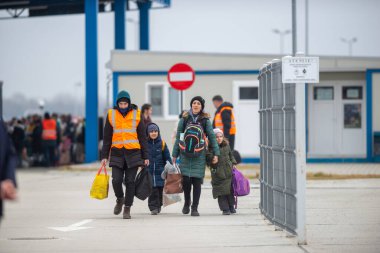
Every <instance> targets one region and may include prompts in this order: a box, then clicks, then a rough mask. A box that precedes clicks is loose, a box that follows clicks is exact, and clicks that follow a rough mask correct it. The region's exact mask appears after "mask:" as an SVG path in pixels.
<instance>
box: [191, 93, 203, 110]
mask: <svg viewBox="0 0 380 253" xmlns="http://www.w3.org/2000/svg"><path fill="white" fill-rule="evenodd" d="M194 100H197V101H199V102H200V103H201V106H202V110H203V109H205V100H204V99H203V98H202V97H201V96H195V97H193V98H192V99H191V102H190V108H191V105H192V104H193V102H194Z"/></svg>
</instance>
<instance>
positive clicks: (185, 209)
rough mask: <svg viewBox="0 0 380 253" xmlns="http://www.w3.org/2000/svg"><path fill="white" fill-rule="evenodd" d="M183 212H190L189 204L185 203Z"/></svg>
mask: <svg viewBox="0 0 380 253" xmlns="http://www.w3.org/2000/svg"><path fill="white" fill-rule="evenodd" d="M182 213H183V214H189V213H190V207H189V206H187V205H184V206H183V208H182Z"/></svg>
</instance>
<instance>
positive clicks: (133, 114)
mask: <svg viewBox="0 0 380 253" xmlns="http://www.w3.org/2000/svg"><path fill="white" fill-rule="evenodd" d="M105 121H106V123H105V126H104V135H103V136H104V139H103V148H102V153H101V158H102V165H106V163H107V161H108V157H109V156H110V162H109V166H110V167H112V186H113V190H114V192H115V196H116V206H115V208H114V214H115V215H118V214H120V213H121V210H122V208H123V204H124V212H123V219H131V206H132V204H133V199H134V196H135V177H136V174H137V170H138V167H141V166H144V165H145V166H149V156H148V143H147V139H146V133H145V125H144V121H143V119H142V114H141V111H140V110H139V109H138V107H137V106H136V105H134V104H131V98H130V96H129V93H128V92H126V91H124V90H122V91H120V92H119V94H118V95H117V99H116V105H115V107H114V108H113V109H110V110H109V111H108V115H107V119H106V120H105ZM110 153H111V154H110ZM123 180H124V182H125V186H126V190H125V197H124V192H123Z"/></svg>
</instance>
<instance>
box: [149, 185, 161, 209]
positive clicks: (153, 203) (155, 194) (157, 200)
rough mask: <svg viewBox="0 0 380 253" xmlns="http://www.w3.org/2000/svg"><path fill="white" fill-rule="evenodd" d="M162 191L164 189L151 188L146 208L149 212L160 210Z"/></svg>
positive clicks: (158, 187)
mask: <svg viewBox="0 0 380 253" xmlns="http://www.w3.org/2000/svg"><path fill="white" fill-rule="evenodd" d="M163 190H164V187H162V186H157V187H153V190H152V194H151V195H150V196H149V198H148V206H149V210H150V211H153V210H155V209H159V208H161V206H162V192H163Z"/></svg>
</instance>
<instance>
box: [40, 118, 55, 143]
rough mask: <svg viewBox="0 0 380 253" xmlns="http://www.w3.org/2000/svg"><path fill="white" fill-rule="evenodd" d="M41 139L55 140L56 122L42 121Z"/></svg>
mask: <svg viewBox="0 0 380 253" xmlns="http://www.w3.org/2000/svg"><path fill="white" fill-rule="evenodd" d="M42 139H43V140H46V141H55V140H57V122H55V120H54V119H44V120H43V121H42Z"/></svg>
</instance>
